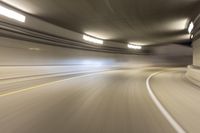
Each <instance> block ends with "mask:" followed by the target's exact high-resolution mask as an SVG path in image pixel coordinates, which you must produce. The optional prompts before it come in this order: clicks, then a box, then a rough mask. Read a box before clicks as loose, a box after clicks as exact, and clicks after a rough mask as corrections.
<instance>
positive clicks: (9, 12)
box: [0, 5, 26, 22]
mask: <svg viewBox="0 0 200 133" xmlns="http://www.w3.org/2000/svg"><path fill="white" fill-rule="evenodd" d="M0 15H3V16H6V17H8V18H11V19H15V20H17V21H20V22H25V20H26V17H25V16H24V15H21V14H19V13H17V12H15V11H12V10H10V9H7V8H5V7H3V6H1V5H0Z"/></svg>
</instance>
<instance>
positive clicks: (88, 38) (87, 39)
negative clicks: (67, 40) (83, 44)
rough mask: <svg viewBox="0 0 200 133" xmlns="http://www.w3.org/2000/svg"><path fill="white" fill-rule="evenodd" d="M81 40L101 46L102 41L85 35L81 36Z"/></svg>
mask: <svg viewBox="0 0 200 133" xmlns="http://www.w3.org/2000/svg"><path fill="white" fill-rule="evenodd" d="M83 39H84V40H86V41H88V42H92V43H97V44H103V40H101V39H97V38H94V37H90V36H87V35H83Z"/></svg>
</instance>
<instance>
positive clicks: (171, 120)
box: [146, 71, 186, 133]
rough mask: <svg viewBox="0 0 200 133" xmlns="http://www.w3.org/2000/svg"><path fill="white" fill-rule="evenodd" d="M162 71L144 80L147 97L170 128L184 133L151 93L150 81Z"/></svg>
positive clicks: (178, 132)
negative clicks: (148, 96)
mask: <svg viewBox="0 0 200 133" xmlns="http://www.w3.org/2000/svg"><path fill="white" fill-rule="evenodd" d="M161 72H163V71H159V72H156V73H152V74H151V75H150V76H149V77H148V78H147V79H146V86H147V90H148V92H149V95H150V97H151V99H152V101H153V102H154V104H155V105H156V106H157V108H158V109H159V110H160V112H161V113H162V114H163V116H164V117H165V118H166V119H167V121H168V122H169V123H170V124H171V126H172V127H173V128H174V129H175V130H176V132H177V133H186V131H185V130H184V129H183V128H182V127H181V125H179V124H178V122H177V121H176V120H175V119H174V118H173V117H172V116H171V115H170V113H169V112H168V111H167V110H166V109H165V107H163V105H162V104H161V103H160V101H159V100H158V98H157V97H156V95H155V94H154V92H153V91H152V88H151V86H150V80H151V78H152V77H154V76H155V75H157V74H159V73H161Z"/></svg>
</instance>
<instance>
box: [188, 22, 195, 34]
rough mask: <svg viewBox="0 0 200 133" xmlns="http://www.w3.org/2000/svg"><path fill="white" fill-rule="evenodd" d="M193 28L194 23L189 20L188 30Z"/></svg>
mask: <svg viewBox="0 0 200 133" xmlns="http://www.w3.org/2000/svg"><path fill="white" fill-rule="evenodd" d="M193 28H194V23H193V22H191V23H190V25H189V27H188V32H189V33H191V32H192V30H193Z"/></svg>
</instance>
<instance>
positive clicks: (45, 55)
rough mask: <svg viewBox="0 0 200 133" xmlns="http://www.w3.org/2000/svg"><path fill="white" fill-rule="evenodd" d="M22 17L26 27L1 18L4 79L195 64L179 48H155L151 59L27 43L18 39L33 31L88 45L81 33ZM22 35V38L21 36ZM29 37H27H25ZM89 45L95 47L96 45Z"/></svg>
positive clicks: (116, 45) (188, 50)
mask: <svg viewBox="0 0 200 133" xmlns="http://www.w3.org/2000/svg"><path fill="white" fill-rule="evenodd" d="M18 12H20V11H18ZM21 13H22V14H24V15H25V16H26V22H25V23H19V22H16V21H15V20H12V19H9V18H6V17H4V16H0V19H1V20H0V66H1V69H0V72H1V75H6V73H10V74H11V73H16V74H20V73H22V72H23V73H29V72H30V70H31V71H32V73H38V74H39V73H41V72H42V71H43V72H44V73H49V72H61V71H68V70H69V71H70V70H72V71H79V70H93V69H94V70H96V69H97V68H98V69H102V68H112V67H117V68H119V67H120V68H124V67H125V68H130V67H131V68H132V67H142V66H163V65H164V66H166V65H167V66H169V65H170V66H180V65H184V66H186V65H188V64H191V61H192V56H191V53H192V52H191V48H189V47H186V46H181V45H176V44H172V45H166V46H160V47H155V48H153V53H152V54H149V55H134V54H118V53H116V52H115V53H108V52H107V53H106V52H95V51H91V50H90V51H89V50H81V49H74V48H64V47H56V46H51V45H48V44H47V43H41V42H40V43H39V42H38V43H36V42H35V41H24V40H23V39H20V38H18V37H23V38H26V39H27V38H28V39H29V40H31V39H32V37H31V35H32V31H36V33H35V32H34V34H35V35H37V37H40V35H41V34H40V33H42V35H41V36H42V37H44V38H45V39H46V36H45V35H52V36H50V39H54V38H51V37H54V36H57V37H61V38H64V39H69V40H75V41H78V42H80V43H87V42H85V41H84V40H83V39H82V34H80V33H76V32H73V31H70V30H67V29H64V28H62V27H59V26H56V25H53V24H50V23H48V22H46V21H43V20H41V19H38V18H36V17H34V16H32V15H29V14H26V13H24V12H21ZM12 32H13V33H12ZM19 33H22V34H20V35H18V34H19ZM26 33H27V35H24V34H26ZM11 35H12V37H11ZM13 36H14V37H13ZM48 37H49V36H48ZM13 38H18V39H13ZM33 38H34V37H33ZM38 40H40V39H38ZM63 45H67V44H63ZM74 45H76V44H74ZM88 45H91V46H93V44H88ZM104 45H105V46H109V47H112V48H122V49H127V45H126V44H123V43H117V42H111V41H106V42H105V44H104ZM177 49H178V52H177ZM8 66H10V67H8ZM11 66H12V67H11ZM22 66H23V67H22ZM33 66H34V67H33ZM41 66H43V67H41ZM47 66H51V67H47ZM25 67H26V69H25ZM8 75H9V74H8Z"/></svg>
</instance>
